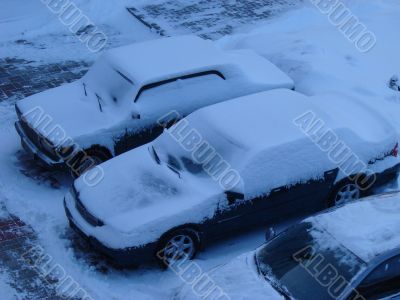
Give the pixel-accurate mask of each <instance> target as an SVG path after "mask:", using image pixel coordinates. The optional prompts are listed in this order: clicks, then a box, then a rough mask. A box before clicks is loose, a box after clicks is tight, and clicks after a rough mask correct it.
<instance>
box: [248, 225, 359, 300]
mask: <svg viewBox="0 0 400 300" xmlns="http://www.w3.org/2000/svg"><path fill="white" fill-rule="evenodd" d="M311 230H313V226H312V224H311V223H300V224H299V225H297V226H295V227H293V228H292V229H290V230H288V231H287V232H286V233H283V234H281V235H279V236H278V237H276V238H275V239H273V240H272V241H271V242H269V243H267V244H266V245H264V246H263V247H261V248H259V249H258V250H257V253H256V261H257V264H258V267H259V270H260V272H261V273H262V274H263V275H264V276H265V277H266V279H267V280H268V281H270V282H271V283H272V284H273V285H274V287H276V288H277V289H278V290H280V291H282V292H283V293H285V294H287V295H288V296H291V297H294V298H295V299H327V300H328V299H332V297H331V294H332V293H334V296H335V297H334V298H335V299H336V298H338V296H340V295H341V293H342V292H343V291H344V289H345V288H346V287H347V285H348V283H349V282H350V281H351V280H352V279H353V277H354V276H355V275H356V274H357V273H358V272H359V271H360V270H361V269H362V268H363V267H365V263H364V262H363V261H362V260H361V259H360V258H358V257H357V256H356V255H354V254H353V253H352V252H350V251H349V250H348V249H346V248H344V247H343V246H341V245H340V244H339V243H336V246H335V247H332V248H331V249H326V248H321V247H319V245H318V242H316V241H315V239H314V238H313V236H312V234H311V233H310V231H311ZM324 234H326V235H327V238H329V239H333V238H332V237H331V236H329V234H328V233H324ZM339 276H341V277H340V278H339ZM338 279H340V280H341V281H340V284H338V286H335V287H334V288H332V289H329V288H327V287H329V283H334V282H335V281H336V280H338ZM323 280H325V281H326V282H327V283H328V284H321V281H323ZM328 281H329V282H328Z"/></svg>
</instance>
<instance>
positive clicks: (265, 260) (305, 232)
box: [174, 192, 400, 300]
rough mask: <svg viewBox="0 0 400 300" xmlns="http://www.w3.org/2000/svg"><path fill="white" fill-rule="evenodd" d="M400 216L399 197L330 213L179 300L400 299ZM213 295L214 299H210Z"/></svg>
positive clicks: (212, 276) (218, 271) (184, 292)
mask: <svg viewBox="0 0 400 300" xmlns="http://www.w3.org/2000/svg"><path fill="white" fill-rule="evenodd" d="M399 215H400V195H399V193H398V192H396V193H390V194H383V195H380V196H372V197H371V199H368V200H367V199H366V200H363V201H358V202H353V203H350V204H347V205H344V206H342V207H339V208H337V209H333V210H332V209H331V210H328V211H326V212H324V213H321V214H318V215H316V216H313V217H310V218H308V219H306V220H304V221H303V222H301V223H298V224H296V225H294V226H292V227H290V228H289V229H287V230H286V231H284V232H282V233H281V234H279V235H278V236H276V237H275V238H273V239H272V240H270V241H267V243H266V244H264V245H263V246H261V247H260V248H258V249H257V250H255V251H252V252H249V253H246V254H243V255H241V256H239V257H237V258H236V259H234V260H232V261H231V262H229V263H227V264H225V265H223V266H220V267H218V268H215V269H214V270H212V271H211V272H210V273H209V274H208V275H209V278H208V281H209V282H212V283H213V284H209V286H208V288H207V289H204V290H201V291H200V293H195V292H194V289H193V287H192V286H191V285H187V286H184V287H183V288H182V289H181V290H180V291H179V292H178V293H177V295H176V296H175V298H174V299H175V300H183V299H185V300H189V299H232V300H235V299H247V295H251V299H269V300H274V299H277V300H278V299H298V300H308V299H318V300H325V299H326V300H330V299H338V300H354V299H357V300H366V299H368V300H370V299H371V300H372V299H387V300H389V299H393V300H394V299H400V284H399V283H400V234H399V228H400V218H399ZM192 279H193V278H192ZM193 280H194V279H193ZM212 290H214V293H215V296H216V297H214V298H213V297H211V296H210V297H207V298H206V297H204V296H205V295H207V294H209V293H210V294H211V293H212V292H213V291H212ZM217 292H218V294H217ZM217 296H219V297H217Z"/></svg>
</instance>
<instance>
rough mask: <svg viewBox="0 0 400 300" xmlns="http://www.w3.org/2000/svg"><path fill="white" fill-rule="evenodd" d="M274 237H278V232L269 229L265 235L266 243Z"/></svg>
mask: <svg viewBox="0 0 400 300" xmlns="http://www.w3.org/2000/svg"><path fill="white" fill-rule="evenodd" d="M274 237H276V231H275V229H274V228H273V227H270V228H268V230H267V232H266V233H265V241H267V242H269V241H270V240H272V239H273V238H274Z"/></svg>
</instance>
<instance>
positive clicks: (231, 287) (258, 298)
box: [176, 252, 284, 300]
mask: <svg viewBox="0 0 400 300" xmlns="http://www.w3.org/2000/svg"><path fill="white" fill-rule="evenodd" d="M208 275H209V279H211V280H212V282H213V283H214V284H215V285H213V287H214V286H216V287H219V288H220V289H221V290H222V292H223V294H224V296H222V295H223V294H221V293H218V295H217V293H216V292H215V298H214V297H213V296H207V295H206V293H209V290H205V291H200V293H196V292H195V291H194V290H196V289H193V286H192V285H185V286H184V287H183V288H182V290H181V291H180V292H179V293H178V295H177V297H176V300H184V299H185V300H186V299H187V300H195V299H210V300H211V299H231V300H245V299H252V300H275V299H284V298H283V297H282V296H281V295H280V294H279V293H278V292H277V291H276V290H275V289H274V288H273V287H272V286H271V285H270V284H269V283H268V282H267V281H266V280H265V279H263V278H262V277H261V276H260V275H259V274H258V272H257V267H256V265H255V262H254V252H249V253H245V254H242V255H240V256H239V257H237V258H235V259H234V260H232V261H231V262H229V263H227V264H225V265H223V266H221V267H219V268H216V269H214V270H212V271H211V272H210V273H209V274H208ZM202 293H203V294H202ZM211 295H214V294H213V293H211ZM218 296H219V297H218Z"/></svg>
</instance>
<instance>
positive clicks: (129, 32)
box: [0, 0, 400, 300]
mask: <svg viewBox="0 0 400 300" xmlns="http://www.w3.org/2000/svg"><path fill="white" fill-rule="evenodd" d="M49 2H57V1H39V0H3V1H2V2H1V4H0V8H1V9H0V123H1V127H0V140H1V141H2V143H1V145H2V147H1V148H0V289H1V291H2V295H1V299H5V300H8V299H58V298H60V299H65V298H67V299H96V300H97V299H173V297H174V295H175V294H176V293H177V291H178V290H179V289H180V288H181V287H182V285H184V283H185V281H184V280H183V279H182V278H181V277H180V276H179V275H178V274H176V273H174V271H173V270H161V269H160V268H159V267H158V266H157V265H156V264H149V265H145V266H142V267H140V268H138V269H121V268H119V267H116V266H115V265H113V264H112V263H111V262H109V261H108V260H106V259H105V258H104V257H103V256H101V255H99V254H98V253H97V252H96V251H94V250H93V249H91V248H90V247H89V246H88V244H87V243H86V242H85V241H82V240H81V239H80V238H79V237H77V236H76V234H75V233H74V232H73V231H72V229H71V228H70V227H69V225H68V219H67V217H66V215H65V210H64V206H63V199H64V196H65V194H66V193H67V192H68V190H69V189H70V186H71V184H72V182H73V180H72V178H71V176H70V174H69V172H66V171H50V170H48V169H46V168H44V167H42V166H41V165H40V164H37V163H36V162H35V161H34V160H33V159H32V158H31V157H30V156H29V155H28V153H27V152H26V151H24V149H22V147H21V144H20V138H19V136H18V134H17V132H16V130H15V128H14V122H15V121H17V115H16V113H15V108H14V105H15V104H16V103H18V102H19V101H21V99H23V98H25V97H27V96H30V95H32V94H35V93H38V92H42V91H45V90H48V89H51V88H54V87H57V86H60V85H65V84H67V83H70V82H73V81H74V80H77V79H79V78H81V77H82V76H83V75H84V74H85V72H86V71H87V69H88V68H89V67H90V66H91V65H92V64H93V62H94V61H96V60H97V59H98V58H99V55H100V54H101V53H102V51H105V50H107V49H110V48H115V47H119V46H124V45H128V44H131V43H136V42H143V41H148V40H153V39H160V38H165V37H163V35H164V36H177V35H181V34H182V33H184V34H187V33H191V34H195V35H199V36H201V37H203V38H204V37H206V38H211V39H213V40H215V43H216V45H217V46H218V47H219V48H221V49H224V50H240V49H252V50H253V51H255V52H256V53H257V54H259V55H261V56H262V57H264V58H266V59H268V60H269V61H271V62H272V63H273V64H275V65H276V66H277V67H279V68H280V69H281V70H282V71H283V72H285V73H286V74H287V75H288V76H289V77H290V78H292V79H293V81H294V83H295V87H296V91H297V92H300V93H303V94H305V95H307V96H314V95H320V94H331V95H333V97H336V98H340V99H341V98H346V99H347V98H353V97H354V98H357V99H359V100H360V101H361V103H364V104H365V105H368V106H369V107H371V108H372V110H373V111H375V112H378V113H379V114H381V116H383V117H384V119H385V122H388V123H390V124H391V125H392V126H393V127H394V128H395V130H396V131H397V133H398V134H399V133H400V121H399V115H400V92H399V90H400V88H399V90H396V88H394V89H393V87H394V85H393V84H392V88H390V79H391V78H393V76H394V75H396V74H400V59H399V53H400V41H399V39H398V36H399V28H400V19H399V18H398V16H399V15H400V6H399V5H398V3H397V0H386V1H373V0H364V1H362V0H343V1H342V2H343V5H344V6H346V8H347V12H348V14H349V15H350V14H351V15H353V16H355V17H356V18H357V20H358V21H359V22H360V24H363V25H364V26H365V32H367V31H368V32H369V33H372V34H373V36H374V37H375V38H376V40H374V44H373V45H372V44H371V49H368V51H363V50H365V49H366V48H365V47H364V48H363V47H362V46H363V45H362V41H358V43H357V41H355V40H354V39H353V40H352V39H351V37H349V36H348V35H346V33H345V32H343V30H340V26H341V25H340V19H339V17H338V16H336V19H334V16H332V15H328V14H327V13H324V9H321V8H320V7H318V6H316V5H314V4H315V3H316V2H318V1H311V0H310V1H308V0H303V1H300V0H299V1H261V0H258V1H222V2H224V5H216V3H218V1H211V0H209V1H187V3H188V4H186V2H185V4H183V2H182V1H172V0H154V1H153V0H152V1H142V0H139V1H136V0H117V1H113V2H109V1H100V0H87V1H83V0H75V1H70V2H69V3H73V5H75V6H76V7H78V8H79V10H80V12H81V14H82V15H85V16H86V17H87V18H88V19H90V21H91V22H92V23H93V24H94V26H95V27H93V28H96V29H95V30H97V31H98V32H101V33H102V34H104V36H105V37H106V39H105V44H104V45H102V46H101V51H92V50H93V49H91V46H90V45H88V44H87V43H82V42H81V41H80V36H79V35H77V34H73V33H72V32H71V28H70V26H67V25H66V24H65V22H64V24H63V22H62V21H60V16H59V15H57V14H56V13H54V12H52V11H51V9H50V8H49V6H48V5H49V4H48V3H49ZM149 2H151V3H149ZM197 2H199V3H200V4H199V3H197ZM225 2H227V3H226V4H225ZM46 3H47V5H46ZM251 3H252V4H251ZM127 8H129V10H128V9H127ZM132 13H133V14H134V15H133V14H132ZM147 25H150V27H152V29H149V26H147ZM90 28H92V27H89V28H86V30H88V32H89V33H90V32H91V29H90ZM160 33H162V34H161V35H160ZM92 46H93V45H92ZM103 46H104V47H103ZM364 46H365V44H364ZM92 48H93V47H92ZM95 50H99V49H95ZM148 67H149V68H152V66H151V65H149V66H148ZM392 83H393V82H392ZM327 99H332V98H327ZM338 102H339V103H341V104H340V105H342V103H343V101H338ZM340 109H343V110H346V109H347V108H346V106H345V105H343V107H340ZM347 121H348V124H355V126H358V128H370V127H369V126H370V120H365V119H361V118H360V116H359V115H357V114H355V115H354V116H353V117H352V118H350V119H348V120H347ZM364 125H365V126H364ZM360 130H361V129H360ZM374 134H375V131H374V129H371V135H370V137H371V141H372V140H373V137H374ZM366 136H367V138H368V135H366ZM367 138H366V139H367ZM392 188H393V187H392V186H387V187H385V188H384V190H391V189H392ZM299 219H302V216H297V217H296V218H294V219H290V220H285V222H283V223H279V224H275V225H274V227H276V230H277V231H281V230H283V229H284V228H286V227H287V226H288V225H291V224H293V223H295V222H296V221H297V220H299ZM266 230H267V228H259V229H255V230H253V231H250V232H245V233H238V235H235V236H230V237H227V238H226V239H224V240H221V241H218V242H216V243H213V244H212V245H210V246H209V247H207V248H206V249H205V250H204V251H202V252H200V253H199V255H197V256H196V258H195V260H194V263H196V264H197V265H198V266H199V268H200V269H201V270H202V272H204V273H206V272H208V271H210V270H213V269H214V268H215V267H217V266H220V265H222V264H226V263H228V262H229V261H231V260H232V259H234V258H235V257H237V256H239V255H240V254H243V253H245V252H248V251H251V250H254V249H255V248H257V247H258V246H260V245H261V244H262V243H263V242H264V241H265V232H266ZM37 255H41V256H42V257H45V259H46V263H47V269H45V268H43V269H40V268H34V267H32V260H35V258H37ZM49 268H53V270H56V271H55V273H56V276H54V278H49V277H46V276H45V274H46V270H47V271H48V269H49ZM65 278H68V279H69V280H70V282H72V283H73V286H72V285H71V286H72V287H71V286H60V282H61V281H62V280H61V279H65ZM79 289H82V294H79V293H77V292H76V291H77V290H79ZM60 290H63V291H64V296H63V295H61V294H62V293H60ZM83 294H85V296H82V295H83ZM71 295H72V296H71ZM253 296H254V297H253ZM257 296H258V297H260V296H259V295H256V294H254V295H252V292H251V291H248V293H243V296H242V298H241V299H256V298H257ZM63 297H64V298H63ZM85 297H87V298H85ZM232 299H233V298H232ZM257 299H259V298H257Z"/></svg>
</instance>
